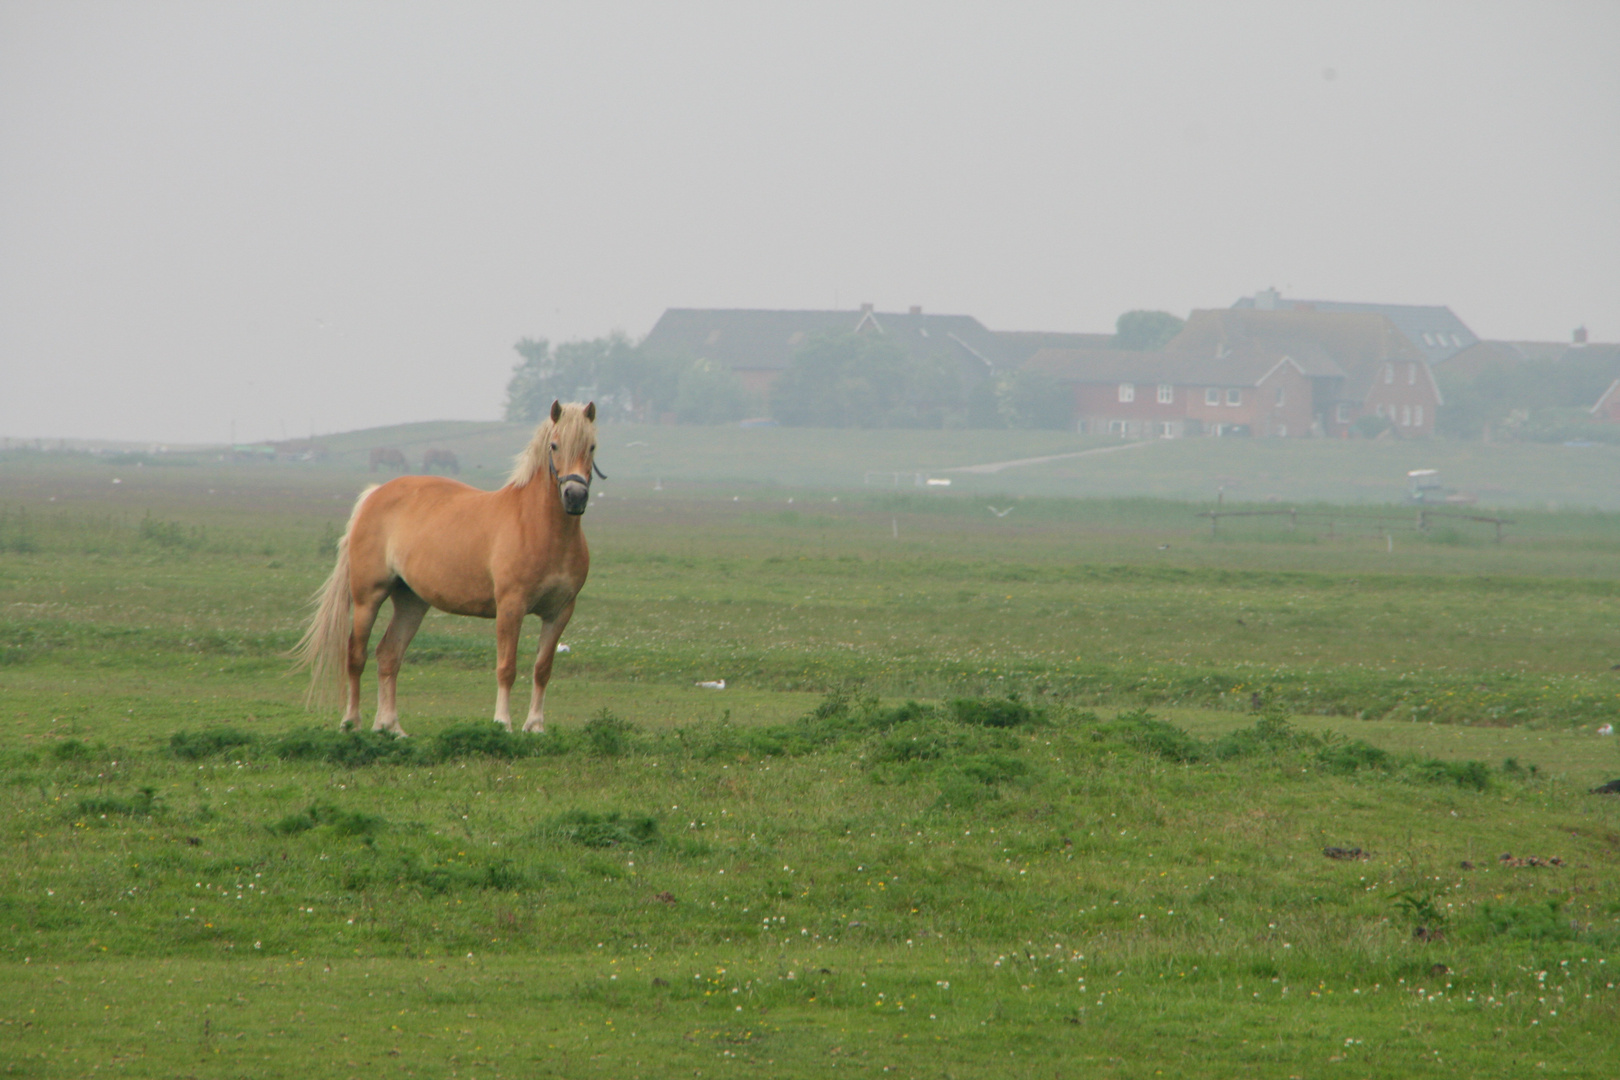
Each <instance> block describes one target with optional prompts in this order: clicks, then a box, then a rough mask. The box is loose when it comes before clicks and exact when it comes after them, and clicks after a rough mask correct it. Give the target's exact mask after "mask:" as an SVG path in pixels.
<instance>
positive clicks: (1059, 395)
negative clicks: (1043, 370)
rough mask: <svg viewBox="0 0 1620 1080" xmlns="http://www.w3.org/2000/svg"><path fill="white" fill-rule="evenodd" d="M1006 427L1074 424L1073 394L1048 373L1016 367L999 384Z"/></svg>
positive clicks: (1059, 427) (1057, 427)
mask: <svg viewBox="0 0 1620 1080" xmlns="http://www.w3.org/2000/svg"><path fill="white" fill-rule="evenodd" d="M1001 403H1002V413H1003V415H1005V416H1006V418H1007V424H1008V426H1009V427H1017V428H1045V429H1047V430H1052V431H1065V430H1067V429H1068V428H1069V427H1071V426H1072V425H1073V424H1074V394H1073V392H1072V391H1071V390H1070V389H1069V388H1068V387H1066V386H1064V385H1063V384H1062V383H1060V382H1058V381H1057V380H1056V379H1054V378H1052V377H1051V376H1048V375H1041V374H1038V373H1036V372H1033V371H1020V372H1018V373H1017V374H1015V375H1014V376H1013V377H1012V378H1011V379H1008V380H1007V381H1006V382H1005V383H1003V384H1002V387H1001Z"/></svg>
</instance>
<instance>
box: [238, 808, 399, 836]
mask: <svg viewBox="0 0 1620 1080" xmlns="http://www.w3.org/2000/svg"><path fill="white" fill-rule="evenodd" d="M317 825H326V826H329V827H330V828H331V829H332V831H333V832H334V833H336V834H337V835H339V836H374V835H376V834H377V833H378V832H381V831H382V830H383V829H385V828H387V827H388V821H387V819H386V818H382V817H379V816H377V815H376V814H366V813H362V812H360V811H358V810H341V809H339V808H338V807H336V806H333V805H332V804H331V803H323V802H317V803H310V804H309V806H308V807H306V808H305V809H304V810H302V811H300V812H299V813H296V814H288V815H287V816H286V817H284V818H282V819H281V820H280V821H277V822H274V823H273V824H271V825H269V826H267V828H269V830H270V831H271V832H273V833H275V834H276V835H277V836H297V835H298V834H299V833H303V832H308V831H309V830H310V829H313V828H315V827H316V826H317Z"/></svg>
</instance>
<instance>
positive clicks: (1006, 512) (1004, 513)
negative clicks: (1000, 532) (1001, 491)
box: [985, 506, 1017, 518]
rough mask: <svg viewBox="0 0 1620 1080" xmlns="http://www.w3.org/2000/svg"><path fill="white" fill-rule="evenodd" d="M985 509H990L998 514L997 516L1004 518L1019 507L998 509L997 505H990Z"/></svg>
mask: <svg viewBox="0 0 1620 1080" xmlns="http://www.w3.org/2000/svg"><path fill="white" fill-rule="evenodd" d="M985 509H987V510H989V511H990V512H991V513H992V514H994V515H996V517H998V518H1003V517H1006V516H1007V515H1008V514H1010V513H1012V512H1013V511H1014V510H1015V509H1017V507H1013V506H1009V507H1007V509H1005V510H997V509H996V508H995V507H993V506H989V507H986V508H985Z"/></svg>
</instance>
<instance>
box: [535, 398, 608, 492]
mask: <svg viewBox="0 0 1620 1080" xmlns="http://www.w3.org/2000/svg"><path fill="white" fill-rule="evenodd" d="M546 437H547V439H548V440H549V443H548V445H547V447H546V452H547V456H548V459H549V460H550V463H551V465H550V469H551V478H552V480H554V481H555V482H556V484H557V492H558V494H559V495H560V496H561V497H562V504H563V509H564V510H566V511H567V512H568V513H570V514H573V515H574V516H576V517H577V516H579V515H580V514H583V513H584V512H585V508H586V506H587V505H589V503H590V501H591V470H592V469H595V470H596V475H597V476H600V477H602V479H604V480H606V479H607V475H606V474H605V473H603V472H602V470H601V469H597V468H596V402H594V401H593V402H590V403H589V404H586V405H580V404H578V403H570V404H568V405H564V404H563V403H562V402H560V401H553V402H552V403H551V425H550V428H549V430H548V431H547V433H546Z"/></svg>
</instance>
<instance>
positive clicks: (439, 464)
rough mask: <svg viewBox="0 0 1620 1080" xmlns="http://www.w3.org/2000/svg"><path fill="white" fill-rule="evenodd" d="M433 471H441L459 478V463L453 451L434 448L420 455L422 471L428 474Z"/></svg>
mask: <svg viewBox="0 0 1620 1080" xmlns="http://www.w3.org/2000/svg"><path fill="white" fill-rule="evenodd" d="M434 469H443V470H444V471H445V472H447V473H454V474H455V475H457V476H460V475H461V461H460V459H458V458H457V457H456V452H455V451H454V450H444V449H441V448H439V447H437V446H435V447H432V448H430V449H429V450H428V452H427V453H425V454H423V455H422V471H423V472H425V473H430V472H432V471H433V470H434Z"/></svg>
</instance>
